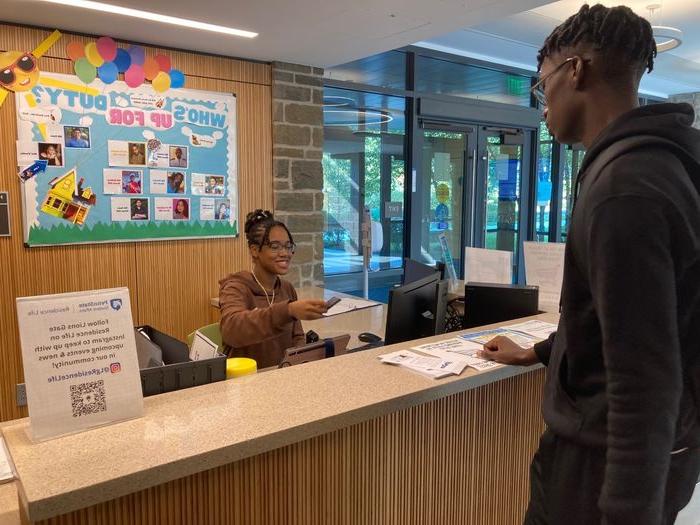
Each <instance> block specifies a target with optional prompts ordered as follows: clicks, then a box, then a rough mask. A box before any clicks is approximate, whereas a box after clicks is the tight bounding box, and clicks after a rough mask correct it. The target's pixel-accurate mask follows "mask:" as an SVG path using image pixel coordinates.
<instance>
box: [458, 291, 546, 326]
mask: <svg viewBox="0 0 700 525" xmlns="http://www.w3.org/2000/svg"><path fill="white" fill-rule="evenodd" d="M538 297H539V288H538V287H537V286H519V285H517V284H493V283H474V282H468V283H466V284H465V285H464V328H473V327H475V326H483V325H486V324H491V323H500V322H501V321H510V320H511V319H517V318H519V317H527V316H528V315H535V314H536V313H537V301H538Z"/></svg>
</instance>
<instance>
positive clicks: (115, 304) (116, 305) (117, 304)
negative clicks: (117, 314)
mask: <svg viewBox="0 0 700 525" xmlns="http://www.w3.org/2000/svg"><path fill="white" fill-rule="evenodd" d="M109 305H110V306H111V307H112V310H119V309H120V308H121V307H122V300H121V299H110V301H109Z"/></svg>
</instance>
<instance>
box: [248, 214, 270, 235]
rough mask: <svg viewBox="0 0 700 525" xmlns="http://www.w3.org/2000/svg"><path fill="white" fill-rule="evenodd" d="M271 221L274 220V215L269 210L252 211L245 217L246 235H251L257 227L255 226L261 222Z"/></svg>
mask: <svg viewBox="0 0 700 525" xmlns="http://www.w3.org/2000/svg"><path fill="white" fill-rule="evenodd" d="M269 219H274V215H273V214H272V212H271V211H269V210H261V209H257V210H254V211H251V212H250V213H248V215H246V217H245V229H244V231H245V233H249V232H250V230H251V229H253V228H254V227H255V225H256V224H258V223H259V222H262V221H265V220H269Z"/></svg>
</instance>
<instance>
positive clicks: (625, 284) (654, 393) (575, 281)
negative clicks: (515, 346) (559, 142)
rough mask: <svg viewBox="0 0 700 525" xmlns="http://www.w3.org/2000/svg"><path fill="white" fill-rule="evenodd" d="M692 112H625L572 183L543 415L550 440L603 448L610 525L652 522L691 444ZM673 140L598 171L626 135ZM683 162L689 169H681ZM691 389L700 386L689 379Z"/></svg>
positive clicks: (697, 211) (696, 139) (699, 318)
mask: <svg viewBox="0 0 700 525" xmlns="http://www.w3.org/2000/svg"><path fill="white" fill-rule="evenodd" d="M692 123H693V110H692V108H691V107H690V106H689V105H687V104H658V105H652V106H645V107H641V108H637V109H635V110H632V111H630V112H628V113H626V114H624V115H622V116H621V117H619V118H618V119H617V120H616V121H614V122H613V123H612V124H610V125H609V126H608V127H607V128H606V129H605V130H604V131H603V132H602V133H601V134H600V135H599V136H598V138H597V139H596V140H595V142H594V143H593V144H592V145H591V147H590V148H589V150H588V153H587V154H586V157H585V159H584V162H583V165H582V166H581V171H580V172H579V182H580V187H579V189H580V192H579V196H580V197H579V199H578V201H577V202H576V204H575V206H574V210H573V215H572V219H571V224H570V230H569V236H568V242H567V245H566V255H565V260H564V282H563V286H562V303H561V318H560V321H559V327H558V330H557V333H556V334H555V336H554V337H552V338H550V340H549V341H546V342H544V343H541V344H539V345H537V346H536V348H535V351H536V352H537V354H538V356H539V358H540V360H541V361H542V362H543V363H545V364H547V365H548V370H547V381H546V386H545V396H544V405H543V412H544V418H545V422H546V423H547V425H548V426H549V428H550V429H551V430H552V432H554V433H555V434H557V435H559V436H561V437H563V438H565V439H568V440H570V441H573V442H575V443H578V444H580V445H583V446H589V447H601V448H604V447H607V453H606V457H607V462H606V471H605V480H604V484H603V489H602V493H601V498H600V501H599V503H600V508H601V511H602V513H603V516H604V518H605V520H604V521H605V522H606V523H626V524H627V523H630V524H631V523H634V524H635V525H640V524H656V523H660V520H661V513H662V509H663V501H664V489H665V485H666V474H667V472H668V467H669V462H670V457H671V453H672V452H673V451H676V450H679V449H682V448H683V447H695V446H699V445H700V425H699V423H698V418H699V412H698V410H697V409H696V403H695V402H694V400H693V388H692V387H691V384H690V375H691V374H694V375H696V376H697V375H698V371H697V368H695V371H694V372H693V371H691V363H693V364H694V366H696V367H697V366H700V365H698V364H700V360H696V356H697V354H700V193H699V191H700V190H699V188H700V180H698V175H699V174H700V131H698V130H695V129H693V128H692V127H691V125H692ZM638 135H647V136H648V135H654V136H658V137H660V138H662V139H666V140H670V141H672V142H673V143H675V144H676V145H677V146H678V147H679V148H680V149H681V150H682V152H685V154H683V153H682V152H679V151H673V150H671V149H669V148H667V147H663V146H658V147H654V146H652V147H646V148H642V149H635V150H632V151H629V152H627V153H625V154H623V155H622V156H620V157H618V158H617V159H615V160H613V161H612V162H610V163H609V164H607V166H605V167H604V168H603V169H602V170H600V172H599V173H593V171H594V170H597V169H598V168H597V167H596V166H593V170H591V169H589V168H591V166H592V164H593V162H594V160H595V159H596V157H597V156H598V155H600V154H601V153H602V152H603V151H605V149H606V148H608V147H610V146H611V145H612V144H614V143H616V142H618V141H620V140H622V139H625V138H627V137H631V136H638ZM680 157H684V158H685V160H686V162H687V166H688V167H689V168H690V173H689V170H688V169H686V167H685V166H684V165H683V163H682V162H681V160H680ZM695 379H696V380H700V377H696V378H695Z"/></svg>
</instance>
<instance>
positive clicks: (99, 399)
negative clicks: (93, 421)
mask: <svg viewBox="0 0 700 525" xmlns="http://www.w3.org/2000/svg"><path fill="white" fill-rule="evenodd" d="M70 402H71V405H72V406H73V417H80V416H86V415H88V414H97V413H98V412H104V411H105V410H107V401H106V400H105V382H104V381H103V380H102V379H100V380H99V381H91V382H90V383H82V384H80V385H71V386H70Z"/></svg>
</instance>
